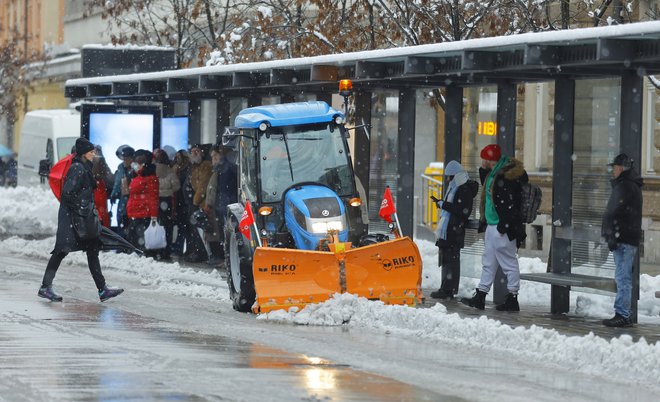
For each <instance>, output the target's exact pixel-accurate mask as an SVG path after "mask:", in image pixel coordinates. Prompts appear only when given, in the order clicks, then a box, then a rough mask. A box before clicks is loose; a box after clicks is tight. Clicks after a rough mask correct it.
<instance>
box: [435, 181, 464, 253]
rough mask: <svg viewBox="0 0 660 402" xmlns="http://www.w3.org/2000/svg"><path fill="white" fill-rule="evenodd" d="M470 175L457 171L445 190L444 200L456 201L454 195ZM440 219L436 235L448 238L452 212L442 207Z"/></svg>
mask: <svg viewBox="0 0 660 402" xmlns="http://www.w3.org/2000/svg"><path fill="white" fill-rule="evenodd" d="M469 178H470V176H468V173H467V172H466V171H461V172H458V173H456V175H455V176H454V178H453V179H452V180H451V181H450V182H449V186H447V191H446V192H445V197H444V199H443V202H454V196H455V195H456V190H457V189H458V188H459V187H460V186H462V185H463V184H465V183H467V181H468V179H469ZM440 211H442V212H441V213H440V220H439V221H438V227H437V228H436V230H435V237H436V238H437V239H442V240H447V228H448V227H449V219H450V218H451V212H449V211H447V210H446V209H443V208H440Z"/></svg>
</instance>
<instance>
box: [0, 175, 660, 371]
mask: <svg viewBox="0 0 660 402" xmlns="http://www.w3.org/2000/svg"><path fill="white" fill-rule="evenodd" d="M56 227H57V201H55V200H54V198H53V197H52V194H51V193H50V192H48V191H46V190H43V189H26V188H21V187H18V188H16V189H0V234H3V235H4V236H8V235H12V234H18V235H25V234H29V233H30V231H32V233H33V234H37V233H38V234H51V235H52V234H53V233H55V230H56ZM54 243H55V238H54V237H49V238H46V239H42V240H26V239H24V238H19V237H10V238H7V239H5V240H3V241H2V242H1V243H0V250H1V251H7V252H11V253H13V254H19V255H25V256H28V257H32V258H37V259H41V260H43V261H44V265H45V261H46V260H47V259H48V258H49V256H50V251H51V250H52V247H53V245H54ZM416 243H417V245H418V247H419V250H420V253H421V255H422V259H423V263H424V271H423V282H422V286H423V287H424V288H425V289H436V288H438V287H439V285H440V269H439V268H438V267H437V249H436V247H435V246H434V245H433V243H431V242H428V241H423V240H417V241H416ZM464 254H465V255H464V256H462V261H463V267H462V268H463V269H464V271H466V272H471V273H473V274H474V273H475V272H476V273H478V272H479V269H480V268H479V260H480V259H479V258H478V257H474V256H470V255H469V253H464ZM63 264H64V265H68V266H76V267H82V268H85V267H86V265H87V260H86V257H85V255H84V254H83V253H72V254H71V255H70V256H68V257H67V258H66V259H65V260H64V262H63ZM101 264H102V267H103V269H104V270H112V271H113V272H114V273H116V274H119V275H120V276H121V275H126V276H129V277H137V278H138V279H139V280H140V282H141V284H142V285H143V286H144V287H143V289H142V291H145V292H150V291H155V292H170V293H174V294H179V295H185V296H190V297H197V298H204V299H210V300H216V301H219V302H225V303H228V302H229V300H228V296H227V294H228V290H227V285H226V282H225V281H224V280H223V279H222V277H221V276H220V273H219V272H217V271H215V270H214V271H211V272H202V271H195V270H193V269H191V268H186V267H182V266H180V265H179V264H178V263H161V262H157V261H154V260H153V259H150V258H140V257H137V256H135V255H125V254H115V253H103V255H102V256H101ZM520 265H521V271H522V272H545V270H546V264H545V263H544V262H543V261H541V260H540V259H538V258H521V259H520ZM592 269H593V270H596V268H592ZM476 276H477V275H473V276H472V277H467V276H466V277H462V278H461V289H460V290H459V295H462V296H470V295H471V294H472V292H473V289H474V287H475V286H476V283H477V279H476ZM656 289H660V276H658V277H651V276H649V275H642V276H641V279H640V294H641V297H640V301H639V322H640V324H641V325H644V324H651V325H660V317H658V315H659V314H660V302H659V301H658V299H656V298H655V295H654V292H655V290H656ZM571 297H572V300H571V305H572V306H577V307H576V311H575V313H576V314H579V315H585V316H590V317H599V318H600V317H609V316H611V315H612V305H613V297H612V296H611V295H598V294H593V293H580V292H576V291H572V292H571ZM519 300H520V302H521V306H522V308H523V309H524V308H525V305H536V306H547V307H548V309H549V303H550V286H549V285H546V284H541V283H533V282H527V281H523V283H522V286H521V294H520V298H519ZM257 319H259V320H270V321H276V322H282V323H293V324H302V325H349V326H353V327H359V328H369V329H371V330H375V331H383V332H385V333H390V334H395V335H398V336H402V337H406V338H410V337H414V338H424V339H428V340H430V341H437V342H451V343H454V344H456V345H459V346H460V345H471V346H476V347H479V348H495V349H501V350H504V351H506V352H507V353H511V354H512V355H516V356H518V357H521V358H529V359H539V360H540V361H547V362H549V363H555V364H558V365H561V366H562V367H571V368H573V369H575V370H578V371H581V372H587V373H592V374H600V375H621V373H626V374H625V375H626V376H629V378H630V379H631V380H635V381H636V382H637V381H644V379H647V380H652V381H655V380H657V378H660V342H659V343H655V344H653V345H649V344H647V342H646V341H645V340H644V339H641V340H640V341H639V342H633V341H632V338H631V337H630V336H628V335H622V336H620V337H619V338H614V339H611V340H606V339H603V338H599V337H597V336H594V335H593V334H590V335H587V336H583V337H575V336H565V335H562V334H560V333H558V332H557V331H555V330H551V329H544V328H540V327H536V326H532V327H531V328H528V329H525V328H523V327H517V328H511V327H509V326H507V325H503V324H502V323H500V322H499V321H496V320H492V319H488V318H487V317H480V318H477V319H475V318H460V317H459V316H458V315H457V314H448V313H447V310H446V309H445V307H444V306H442V305H441V304H437V305H436V306H434V307H432V308H428V309H413V308H408V307H402V306H386V305H384V304H383V303H381V302H373V301H368V300H366V299H363V298H358V297H356V296H354V295H350V294H344V295H336V296H335V298H333V299H331V300H329V301H327V302H325V303H320V304H315V305H310V306H308V307H306V308H304V309H302V310H300V311H297V310H296V309H291V310H290V311H288V312H286V311H283V310H280V311H274V312H271V313H268V314H262V315H259V316H258V317H257ZM630 362H635V364H631V363H630Z"/></svg>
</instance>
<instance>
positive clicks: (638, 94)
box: [619, 72, 644, 323]
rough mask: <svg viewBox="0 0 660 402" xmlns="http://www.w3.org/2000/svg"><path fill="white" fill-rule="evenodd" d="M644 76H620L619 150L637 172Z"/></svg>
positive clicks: (636, 286)
mask: <svg viewBox="0 0 660 402" xmlns="http://www.w3.org/2000/svg"><path fill="white" fill-rule="evenodd" d="M643 80H644V78H643V77H641V76H639V75H638V74H636V73H635V72H628V73H627V74H624V75H622V76H621V124H620V127H621V131H620V134H619V144H621V145H620V147H621V152H625V153H626V154H627V155H628V156H629V157H631V158H632V159H633V160H634V161H635V164H634V169H635V170H636V171H637V172H638V173H640V174H641V173H642V172H641V168H642V164H641V161H642V117H643V112H642V111H643V105H642V103H643V93H642V91H643V90H644V81H643ZM639 259H640V256H639V252H638V253H637V255H636V256H635V260H634V262H633V289H632V303H631V312H632V315H631V318H632V320H633V322H635V323H637V305H638V301H639V275H640V263H639Z"/></svg>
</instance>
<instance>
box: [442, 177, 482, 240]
mask: <svg viewBox="0 0 660 402" xmlns="http://www.w3.org/2000/svg"><path fill="white" fill-rule="evenodd" d="M478 192H479V184H477V182H476V181H474V180H468V181H467V182H466V183H464V184H462V185H460V186H458V188H457V189H456V193H455V194H454V200H453V201H452V202H449V201H443V202H442V207H441V208H442V209H444V210H446V211H448V212H449V213H450V214H451V215H450V216H449V223H448V225H447V239H446V240H445V239H438V241H437V242H436V243H435V245H436V246H438V247H440V248H450V247H458V248H463V246H464V245H465V225H466V224H467V221H468V219H469V218H470V214H472V206H473V205H474V197H476V195H477V193H478Z"/></svg>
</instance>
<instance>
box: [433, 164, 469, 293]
mask: <svg viewBox="0 0 660 402" xmlns="http://www.w3.org/2000/svg"><path fill="white" fill-rule="evenodd" d="M444 176H445V183H448V184H447V187H446V188H445V191H444V197H443V199H442V200H438V199H437V198H435V197H434V196H431V199H432V200H433V202H434V203H435V204H436V206H437V207H438V209H439V210H440V219H439V220H438V226H437V228H436V230H435V237H436V243H435V245H436V246H438V266H440V267H441V268H442V283H441V285H440V289H438V290H436V291H434V292H431V297H432V298H434V299H441V300H446V299H453V298H454V295H455V294H456V293H458V284H459V281H460V279H461V249H462V248H463V246H464V243H465V225H466V224H467V221H468V219H469V218H470V214H472V206H473V204H474V197H475V196H476V195H477V192H478V191H479V184H478V183H477V182H476V181H474V180H471V179H470V177H469V175H468V173H467V172H466V171H465V169H464V168H463V166H461V164H460V163H458V162H457V161H450V162H449V163H448V164H447V167H446V168H445V170H444Z"/></svg>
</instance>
